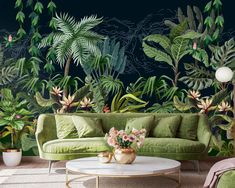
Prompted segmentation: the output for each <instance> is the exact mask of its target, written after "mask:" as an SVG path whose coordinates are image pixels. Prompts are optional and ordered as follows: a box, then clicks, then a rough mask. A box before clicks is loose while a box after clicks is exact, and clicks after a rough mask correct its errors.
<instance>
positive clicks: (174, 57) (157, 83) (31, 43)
mask: <svg viewBox="0 0 235 188" xmlns="http://www.w3.org/2000/svg"><path fill="white" fill-rule="evenodd" d="M193 2H194V1H187V0H184V1H182V5H181V1H176V2H174V4H175V5H174V7H175V9H167V8H165V9H161V6H160V4H159V5H158V6H159V8H157V7H156V8H155V9H156V10H155V11H153V10H151V11H150V10H148V9H147V12H148V11H150V12H148V14H145V17H143V18H140V19H136V20H132V19H128V17H126V18H123V16H120V17H115V16H113V17H112V16H111V17H110V16H107V15H102V12H93V11H90V12H89V11H88V10H87V11H88V12H86V14H83V15H79V16H74V15H73V14H72V13H70V10H65V9H64V10H63V6H62V5H63V3H64V2H62V1H55V0H54V1H53V0H48V1H42V0H37V1H36V0H16V1H13V0H12V2H11V4H10V3H9V4H8V5H7V6H8V8H9V9H10V10H11V11H12V12H14V14H15V15H14V16H15V23H16V24H17V29H16V31H14V30H11V29H10V30H8V29H5V28H4V25H1V28H0V44H1V47H0V68H1V71H0V89H1V93H0V94H1V95H0V99H1V100H0V139H1V141H0V149H3V148H5V147H9V145H11V146H12V147H16V146H18V147H22V149H23V150H24V151H25V154H27V153H28V154H32V152H33V153H34V154H35V155H37V145H36V142H35V135H34V134H35V127H36V124H37V117H38V116H39V115H40V114H42V113H74V112H78V113H87V112H91V113H128V112H145V113H153V112H154V113H180V112H192V113H204V114H207V116H208V118H209V122H210V128H211V130H212V132H213V139H212V140H211V143H210V150H209V151H208V154H209V155H217V156H230V155H232V154H233V139H232V137H231V134H230V132H231V127H232V125H233V116H234V114H233V103H232V100H233V93H232V89H233V86H232V82H228V83H221V82H219V81H217V80H216V78H215V72H216V70H217V69H218V68H220V67H222V66H226V67H229V68H231V69H232V70H233V71H234V69H235V41H234V38H233V33H232V32H231V30H230V29H232V28H228V27H226V20H225V17H224V12H223V10H224V4H223V3H224V2H223V1H222V0H207V1H200V2H199V3H198V2H195V4H193ZM69 3H70V5H71V4H73V3H74V5H76V7H77V8H76V9H77V11H80V10H81V12H82V8H81V9H80V8H79V4H80V3H82V2H76V3H75V2H73V1H70V2H69ZM103 4H106V3H104V2H103ZM156 4H157V3H156ZM94 6H95V5H94ZM106 6H107V7H103V8H104V9H109V8H108V6H114V5H107V4H106ZM123 6H124V5H123ZM150 6H151V5H150ZM226 6H229V4H226ZM177 7H178V8H177ZM82 13H83V12H82ZM106 13H107V12H106ZM4 14H5V15H7V13H6V12H5V13H4ZM96 14H98V16H97V15H96ZM107 14H108V13H107ZM227 14H229V16H230V17H231V16H232V12H230V13H227ZM120 15H121V14H120ZM102 16H103V17H102ZM6 17H7V16H5V17H4V18H1V19H5V18H6ZM27 151H28V152H27Z"/></svg>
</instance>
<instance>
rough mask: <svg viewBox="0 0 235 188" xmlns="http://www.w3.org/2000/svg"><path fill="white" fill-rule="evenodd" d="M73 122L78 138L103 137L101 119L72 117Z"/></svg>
mask: <svg viewBox="0 0 235 188" xmlns="http://www.w3.org/2000/svg"><path fill="white" fill-rule="evenodd" d="M73 122H74V125H75V127H76V129H77V132H78V137H79V138H85V137H102V136H104V132H103V130H102V121H101V119H98V118H91V117H81V116H73Z"/></svg>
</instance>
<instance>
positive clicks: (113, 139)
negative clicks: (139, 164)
mask: <svg viewBox="0 0 235 188" xmlns="http://www.w3.org/2000/svg"><path fill="white" fill-rule="evenodd" d="M145 134H146V130H145V129H141V130H137V129H134V128H133V130H132V131H131V133H129V134H128V133H126V132H125V131H124V130H120V131H118V130H117V129H115V128H114V127H113V128H111V129H110V131H109V134H107V136H106V137H107V142H108V144H109V145H110V146H112V147H114V148H115V149H121V148H131V146H132V145H134V146H136V147H137V148H140V147H141V146H143V143H144V139H145Z"/></svg>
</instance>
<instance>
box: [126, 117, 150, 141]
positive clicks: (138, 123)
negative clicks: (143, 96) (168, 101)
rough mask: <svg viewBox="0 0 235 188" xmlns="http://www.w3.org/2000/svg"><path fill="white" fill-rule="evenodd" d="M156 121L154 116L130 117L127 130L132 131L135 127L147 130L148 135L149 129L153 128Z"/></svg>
mask: <svg viewBox="0 0 235 188" xmlns="http://www.w3.org/2000/svg"><path fill="white" fill-rule="evenodd" d="M153 122H154V116H146V117H138V118H129V119H127V123H126V128H125V131H126V132H127V133H130V132H131V131H132V129H133V128H135V129H137V130H140V129H145V130H146V137H147V136H148V135H149V131H150V130H151V128H152V125H153Z"/></svg>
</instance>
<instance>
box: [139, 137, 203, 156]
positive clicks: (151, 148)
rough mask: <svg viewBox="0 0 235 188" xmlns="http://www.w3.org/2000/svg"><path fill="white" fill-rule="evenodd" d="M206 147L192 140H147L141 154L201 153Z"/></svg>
mask: <svg viewBox="0 0 235 188" xmlns="http://www.w3.org/2000/svg"><path fill="white" fill-rule="evenodd" d="M204 150H205V145H204V144H202V143H200V142H198V141H192V140H186V139H181V138H170V139H169V138H150V137H149V138H145V141H144V145H143V147H142V148H140V150H139V152H140V153H144V154H151V153H152V154H154V153H201V152H203V151H204Z"/></svg>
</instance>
